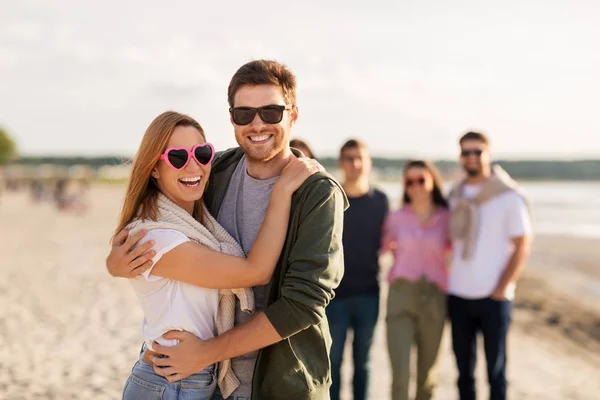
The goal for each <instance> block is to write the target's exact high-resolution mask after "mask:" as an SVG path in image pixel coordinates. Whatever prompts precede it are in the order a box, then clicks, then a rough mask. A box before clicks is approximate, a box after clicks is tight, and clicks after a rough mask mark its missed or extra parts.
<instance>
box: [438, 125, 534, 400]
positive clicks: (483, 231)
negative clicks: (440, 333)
mask: <svg viewBox="0 0 600 400" xmlns="http://www.w3.org/2000/svg"><path fill="white" fill-rule="evenodd" d="M460 149H461V154H460V163H461V165H462V167H463V169H464V171H465V172H466V175H467V176H466V179H465V180H463V181H462V182H460V183H459V184H458V185H457V186H456V187H455V188H454V189H453V190H452V192H451V194H450V207H451V210H452V215H451V219H450V233H451V236H452V238H453V241H454V243H453V259H452V265H451V268H450V274H449V283H448V294H449V296H448V313H449V316H450V320H451V323H452V346H453V349H454V355H455V357H456V364H457V367H458V372H459V378H458V391H459V394H460V399H461V400H474V399H475V393H476V391H475V378H474V371H475V361H476V356H477V346H476V338H477V334H478V332H481V333H482V335H483V339H484V348H485V356H486V361H487V372H488V381H489V385H490V399H491V400H503V399H506V392H507V381H506V337H507V333H508V329H509V325H510V319H511V309H512V300H513V298H514V292H515V283H516V281H517V279H518V278H519V275H520V274H521V271H522V270H523V267H524V266H525V263H526V261H527V257H528V254H529V247H530V237H531V220H530V215H529V209H528V204H527V201H526V199H525V197H524V196H523V195H522V193H521V191H520V189H519V187H518V185H517V184H516V182H515V181H514V180H512V179H511V178H510V176H508V174H507V173H506V172H505V171H504V170H502V168H500V167H499V166H497V165H496V166H494V167H492V165H491V158H490V152H489V142H488V139H487V137H486V136H485V135H483V134H482V133H479V132H468V133H466V134H465V135H463V136H462V138H461V139H460Z"/></svg>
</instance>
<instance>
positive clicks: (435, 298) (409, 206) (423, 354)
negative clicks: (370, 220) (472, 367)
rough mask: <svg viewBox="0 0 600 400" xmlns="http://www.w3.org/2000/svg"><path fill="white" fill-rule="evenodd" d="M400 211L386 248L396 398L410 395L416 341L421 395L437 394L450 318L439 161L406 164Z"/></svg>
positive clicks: (390, 220)
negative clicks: (442, 347)
mask: <svg viewBox="0 0 600 400" xmlns="http://www.w3.org/2000/svg"><path fill="white" fill-rule="evenodd" d="M403 181H404V182H403V184H404V195H403V202H402V206H401V208H400V209H399V210H397V211H394V212H392V213H390V214H389V215H388V216H387V218H386V222H385V224H384V231H383V240H382V242H383V243H382V253H385V252H387V251H392V252H393V255H394V265H393V267H392V269H391V270H390V273H389V276H388V281H389V294H388V304H387V319H386V321H387V342H388V350H389V355H390V361H391V365H392V376H393V382H392V399H393V400H400V399H402V400H404V399H408V380H409V376H410V374H409V365H410V351H411V348H412V346H413V344H416V346H417V357H418V361H417V385H416V386H417V393H416V399H417V400H422V399H430V398H432V397H433V392H434V389H435V384H436V380H437V371H436V363H437V358H438V350H439V347H440V343H441V340H442V333H443V330H444V323H445V320H446V288H447V280H448V274H447V266H446V260H447V255H448V254H447V252H448V251H449V249H450V240H449V234H448V219H449V216H450V213H449V211H448V203H447V202H446V199H445V198H444V196H443V194H442V190H441V179H440V175H439V173H438V171H437V169H436V168H435V166H434V165H433V164H432V163H430V162H428V161H423V160H416V161H410V162H409V163H408V164H407V165H406V166H405V167H404V177H403Z"/></svg>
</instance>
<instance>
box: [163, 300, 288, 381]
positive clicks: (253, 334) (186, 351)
mask: <svg viewBox="0 0 600 400" xmlns="http://www.w3.org/2000/svg"><path fill="white" fill-rule="evenodd" d="M163 338H165V339H169V340H173V339H175V340H179V344H178V345H177V346H174V347H166V346H161V345H160V344H158V343H157V342H154V343H152V348H153V349H154V351H156V352H157V353H160V354H162V355H164V356H167V357H164V358H160V357H152V363H153V364H154V371H155V372H156V373H157V374H159V375H162V376H164V377H165V378H166V379H167V380H168V381H169V382H176V381H179V380H181V379H185V378H187V377H188V376H190V375H192V374H194V373H196V372H198V371H201V370H203V369H204V368H206V367H208V366H209V365H212V364H214V363H217V362H219V361H223V360H226V359H228V358H234V357H237V356H240V355H242V354H247V353H250V352H252V351H255V350H258V349H262V348H263V347H267V346H270V345H272V344H274V343H277V342H279V341H280V340H281V339H282V337H281V336H279V334H278V333H277V331H276V330H275V328H274V327H273V325H272V324H271V322H269V320H268V318H267V317H266V315H265V313H263V312H261V313H258V314H257V315H256V316H255V317H254V318H252V319H251V320H250V321H248V322H246V323H245V324H243V325H238V326H236V327H235V328H233V329H232V330H230V331H227V332H225V333H224V334H222V335H220V336H215V337H213V338H212V339H209V340H206V341H204V340H202V339H200V338H198V337H197V336H194V335H193V334H191V333H189V332H180V331H170V332H167V333H165V334H164V335H163Z"/></svg>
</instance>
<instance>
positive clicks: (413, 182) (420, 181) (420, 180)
mask: <svg viewBox="0 0 600 400" xmlns="http://www.w3.org/2000/svg"><path fill="white" fill-rule="evenodd" d="M417 184H418V185H420V186H423V185H424V184H425V178H423V177H422V176H421V177H419V178H417V179H410V178H406V187H411V186H412V185H417Z"/></svg>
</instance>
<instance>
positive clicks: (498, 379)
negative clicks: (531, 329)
mask: <svg viewBox="0 0 600 400" xmlns="http://www.w3.org/2000/svg"><path fill="white" fill-rule="evenodd" d="M511 310H512V302H511V301H508V300H505V301H497V300H493V299H491V298H485V299H477V300H469V299H463V298H461V297H456V296H448V314H449V316H450V321H451V322H452V347H453V349H454V355H455V357H456V365H457V367H458V392H459V395H460V400H475V398H476V395H475V362H476V361H477V340H476V339H477V332H478V331H481V333H482V334H483V341H484V349H485V358H486V361H487V374H488V382H489V384H490V400H505V399H506V388H507V382H506V335H507V333H508V328H509V326H510V320H511V317H510V315H511Z"/></svg>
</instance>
